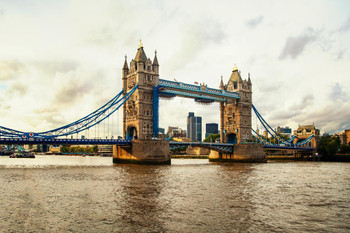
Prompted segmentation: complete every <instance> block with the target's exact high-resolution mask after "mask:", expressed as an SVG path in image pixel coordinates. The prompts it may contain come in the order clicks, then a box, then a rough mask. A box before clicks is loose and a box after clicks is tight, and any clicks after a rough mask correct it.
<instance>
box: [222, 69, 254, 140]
mask: <svg viewBox="0 0 350 233" xmlns="http://www.w3.org/2000/svg"><path fill="white" fill-rule="evenodd" d="M220 89H222V90H226V91H232V92H237V93H239V96H240V99H232V100H229V101H228V102H227V103H223V102H221V103H220V138H221V142H227V143H238V144H240V143H243V142H247V141H249V140H251V139H252V134H251V128H252V83H251V80H250V74H248V80H242V77H241V73H240V71H238V69H237V67H234V69H233V71H232V74H231V77H230V79H229V81H228V82H227V84H226V85H224V83H223V81H222V78H221V83H220Z"/></svg>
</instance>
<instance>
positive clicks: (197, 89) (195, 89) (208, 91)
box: [159, 79, 240, 99]
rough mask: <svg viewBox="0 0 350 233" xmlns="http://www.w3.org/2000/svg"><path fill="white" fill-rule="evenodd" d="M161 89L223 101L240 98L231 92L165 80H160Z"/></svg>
mask: <svg viewBox="0 0 350 233" xmlns="http://www.w3.org/2000/svg"><path fill="white" fill-rule="evenodd" d="M159 87H163V88H166V89H172V90H175V91H180V92H191V93H196V94H201V95H202V96H205V97H208V96H213V97H217V98H223V99H232V98H233V99H239V98H240V96H239V94H238V93H237V92H230V91H225V90H219V89H214V88H209V87H203V86H197V85H192V84H187V83H182V82H174V81H169V80H164V79H159Z"/></svg>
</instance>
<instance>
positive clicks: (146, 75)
mask: <svg viewBox="0 0 350 233" xmlns="http://www.w3.org/2000/svg"><path fill="white" fill-rule="evenodd" d="M126 67H127V64H124V67H123V88H124V91H125V93H126V92H128V91H130V90H131V89H132V88H133V87H135V85H136V84H138V89H137V90H136V91H135V93H134V94H133V95H132V96H131V97H130V99H129V100H128V101H127V102H126V104H124V106H125V110H124V112H123V122H125V123H124V127H123V136H124V138H127V139H131V138H134V139H136V138H137V139H151V138H152V134H153V130H154V129H153V123H154V118H156V119H158V116H156V115H155V114H154V113H153V110H154V109H153V89H154V87H157V86H158V83H159V64H158V59H157V54H155V57H154V60H153V64H152V61H151V59H149V58H147V56H146V53H145V51H144V50H143V45H142V43H141V41H140V45H139V47H138V49H137V53H136V56H135V58H134V59H133V60H131V62H130V71H129V70H127V71H128V72H126ZM124 85H125V86H124ZM156 114H158V113H156Z"/></svg>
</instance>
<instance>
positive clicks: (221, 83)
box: [219, 75, 224, 90]
mask: <svg viewBox="0 0 350 233" xmlns="http://www.w3.org/2000/svg"><path fill="white" fill-rule="evenodd" d="M219 88H220V89H221V90H224V82H223V81H222V75H221V81H220V86H219Z"/></svg>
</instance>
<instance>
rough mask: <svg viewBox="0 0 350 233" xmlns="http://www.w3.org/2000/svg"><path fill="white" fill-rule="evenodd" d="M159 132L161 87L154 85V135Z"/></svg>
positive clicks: (156, 135)
mask: <svg viewBox="0 0 350 233" xmlns="http://www.w3.org/2000/svg"><path fill="white" fill-rule="evenodd" d="M158 134H159V87H153V137H158Z"/></svg>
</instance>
